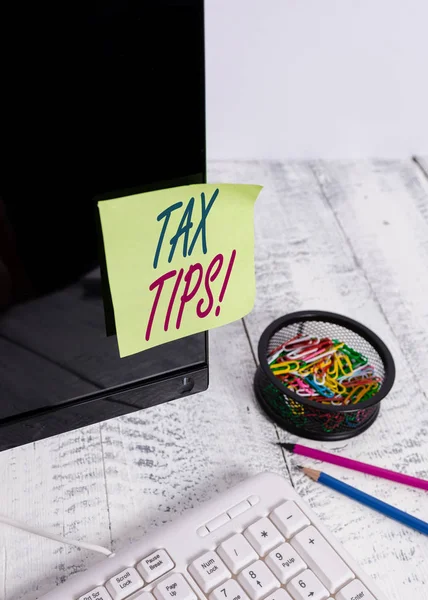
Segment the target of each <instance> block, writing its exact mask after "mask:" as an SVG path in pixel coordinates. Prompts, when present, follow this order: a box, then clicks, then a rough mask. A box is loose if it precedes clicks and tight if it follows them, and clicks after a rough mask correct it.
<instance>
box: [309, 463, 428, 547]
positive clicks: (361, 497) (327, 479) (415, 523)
mask: <svg viewBox="0 0 428 600" xmlns="http://www.w3.org/2000/svg"><path fill="white" fill-rule="evenodd" d="M300 468H301V469H302V470H303V472H304V473H305V475H308V477H310V478H311V479H313V480H314V481H318V483H322V484H324V485H326V486H327V487H329V488H332V489H333V490H336V491H337V492H340V493H341V494H344V495H345V496H349V498H353V499H354V500H357V501H358V502H361V504H365V505H366V506H368V507H370V508H373V509H374V510H377V511H378V512H380V513H382V514H383V515H386V516H387V517H390V518H391V519H395V520H396V521H399V522H400V523H403V524H404V525H407V527H412V528H413V529H416V531H420V532H421V533H424V534H425V535H428V523H426V522H425V521H421V520H420V519H417V518H416V517H412V515H409V514H408V513H406V512H404V511H402V510H399V509H398V508H395V506H391V504H387V503H386V502H382V500H378V499H377V498H374V497H373V496H369V494H365V493H364V492H361V491H360V490H357V488H354V487H352V486H351V485H348V484H347V483H343V481H339V479H335V478H334V477H331V476H330V475H327V474H326V473H322V472H321V471H316V470H315V469H308V468H307V467H300Z"/></svg>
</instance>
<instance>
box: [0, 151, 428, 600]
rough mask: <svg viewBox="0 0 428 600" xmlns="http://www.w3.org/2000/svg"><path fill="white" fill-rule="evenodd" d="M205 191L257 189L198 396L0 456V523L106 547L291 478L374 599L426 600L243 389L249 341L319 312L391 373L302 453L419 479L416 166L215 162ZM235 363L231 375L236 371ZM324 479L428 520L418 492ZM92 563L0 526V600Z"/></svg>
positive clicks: (418, 576) (387, 543) (383, 525)
mask: <svg viewBox="0 0 428 600" xmlns="http://www.w3.org/2000/svg"><path fill="white" fill-rule="evenodd" d="M210 167H211V168H210V177H209V179H210V181H225V182H226V181H231V182H245V183H260V184H262V185H264V186H265V188H264V190H263V191H262V194H261V196H260V198H259V200H258V201H257V207H256V269H257V301H256V305H255V308H254V310H253V312H252V313H251V314H250V315H249V316H248V317H247V318H246V319H245V323H243V322H236V323H233V324H231V325H229V326H227V327H223V328H221V329H219V330H216V331H213V332H212V333H211V335H210V350H211V386H210V389H209V391H207V392H206V393H204V394H201V395H199V396H192V397H190V398H187V399H181V400H177V401H174V402H171V403H169V404H166V405H162V406H158V407H155V408H153V409H150V410H146V411H142V412H139V413H134V414H131V415H129V416H125V417H121V418H118V419H113V420H111V421H108V422H104V423H101V424H99V425H94V426H91V427H87V428H85V429H81V430H78V431H73V432H70V433H67V434H64V435H61V436H58V437H55V438H51V439H47V440H44V441H41V442H38V443H36V444H33V445H28V446H24V447H21V448H16V449H13V450H10V451H7V452H3V453H2V454H0V485H1V494H0V506H1V512H2V513H4V514H6V515H8V516H10V517H13V518H17V519H21V520H24V521H28V522H30V523H32V524H36V525H38V526H43V527H45V528H49V529H51V530H52V531H54V532H56V533H58V534H60V535H64V536H70V537H72V538H78V539H81V540H86V541H89V542H93V543H99V544H103V545H106V546H110V547H112V548H113V549H115V550H116V549H119V548H121V547H123V546H126V545H127V544H128V543H130V542H132V541H133V540H135V539H136V538H138V537H140V536H142V535H144V533H145V532H146V531H148V530H149V529H150V527H153V526H161V525H162V524H163V523H165V522H167V521H169V520H170V519H173V518H175V517H176V516H177V515H179V514H181V513H182V512H184V511H185V510H188V509H190V508H192V507H193V506H195V505H197V504H198V503H200V502H202V501H204V500H205V499H207V498H210V497H211V496H213V495H215V494H216V493H217V492H221V491H222V490H224V489H226V488H227V487H229V486H231V485H233V484H234V483H236V482H238V481H240V480H241V479H243V478H245V477H247V476H249V475H252V474H255V473H257V472H259V471H263V470H272V471H275V472H277V473H280V474H282V475H283V476H284V477H286V478H288V479H289V480H291V482H292V484H293V485H294V486H295V487H296V488H297V490H298V491H299V492H300V494H302V496H304V497H305V498H306V500H307V501H308V502H309V503H310V505H311V506H312V508H313V509H314V510H315V511H316V512H317V513H318V514H319V516H320V517H321V519H322V520H323V521H324V522H325V524H326V525H327V526H328V527H330V528H331V529H332V530H333V532H334V533H335V534H336V535H337V537H338V538H339V539H340V540H341V541H342V542H343V543H344V544H345V546H346V547H347V549H348V550H349V551H350V552H351V553H352V554H353V555H354V556H355V557H356V558H357V559H358V560H359V561H360V562H361V563H362V565H363V567H364V569H366V570H367V571H368V572H369V573H370V574H371V575H372V576H373V577H374V578H375V579H376V580H378V582H379V585H380V586H381V587H383V589H384V590H385V593H386V595H387V597H388V598H390V600H426V599H427V598H428V538H427V537H423V536H422V535H420V534H418V533H416V532H414V531H412V530H409V529H406V528H405V527H402V526H401V525H399V524H397V523H395V522H393V521H390V520H388V519H386V518H384V517H383V516H381V515H378V514H377V513H373V512H371V511H370V510H368V509H366V508H364V507H362V506H360V505H358V504H356V503H354V502H352V501H351V500H348V499H346V498H344V497H341V496H338V495H337V494H335V493H334V492H333V491H330V490H328V489H325V488H323V487H322V486H319V485H316V484H315V483H313V482H311V481H309V480H307V479H305V478H304V476H302V475H301V474H300V473H299V471H298V470H297V469H296V468H295V465H296V464H298V463H302V462H304V463H305V464H308V465H309V464H314V463H312V462H311V461H309V460H303V459H301V458H300V459H299V458H294V457H290V456H284V455H283V454H282V452H281V451H280V450H279V449H278V447H277V446H276V445H275V442H277V441H278V439H281V440H283V441H286V440H288V441H295V440H296V438H294V437H293V436H290V435H288V434H287V433H286V432H284V431H281V430H279V429H278V428H277V427H276V426H275V425H273V424H272V423H270V422H269V420H268V419H267V418H266V417H265V416H264V414H263V413H262V412H261V411H260V409H259V407H258V405H257V402H256V401H255V398H254V394H253V390H252V378H253V375H254V371H255V362H254V353H255V352H256V348H257V341H258V338H259V336H260V334H261V333H262V331H263V329H264V328H265V327H266V326H267V325H268V323H269V322H270V321H272V320H273V319H275V318H276V317H278V316H280V315H282V314H285V313H287V312H290V311H293V310H298V309H304V308H316V309H328V310H333V311H337V312H339V313H342V314H346V315H349V316H351V317H353V318H354V319H357V320H359V321H361V322H363V323H365V324H366V325H368V326H369V327H370V328H372V329H373V330H374V331H375V332H376V333H378V334H379V335H380V336H381V337H382V338H383V339H384V341H385V342H386V343H387V345H388V346H389V348H390V349H391V351H392V353H393V355H394V358H395V361H396V367H397V378H396V382H395V385H394V387H393V390H392V392H391V393H390V395H389V396H388V398H387V399H385V400H384V401H383V403H382V410H381V414H380V416H379V418H378V420H377V421H376V423H375V424H374V425H373V426H372V427H371V428H370V429H369V430H368V431H367V432H366V433H364V434H363V435H361V436H360V437H357V438H354V439H353V440H350V441H348V442H341V443H340V444H335V445H331V444H327V443H316V442H312V443H311V442H307V443H309V444H311V445H313V446H316V447H319V448H323V449H328V450H331V449H332V448H336V449H337V451H339V452H343V453H344V454H346V455H347V456H350V457H352V458H356V459H359V460H367V461H372V462H373V463H376V464H378V465H380V466H383V467H389V468H393V469H397V470H402V471H405V472H407V473H409V474H411V475H415V476H419V477H426V478H428V400H427V392H426V390H427V389H428V351H427V348H428V177H427V176H426V175H425V174H424V172H423V169H424V168H425V169H426V172H427V173H428V160H426V161H423V159H420V160H419V163H417V162H415V161H412V160H410V159H409V160H406V161H402V162H384V161H371V162H358V163H320V162H314V163H310V164H309V163H305V164H292V163H280V162H275V163H267V162H266V163H256V162H254V163H215V164H211V166H210ZM239 365H241V366H239ZM325 470H326V471H327V472H329V473H331V474H333V475H336V476H339V477H341V478H342V479H344V480H345V481H347V482H349V483H351V484H352V485H355V486H357V487H361V488H364V489H365V490H366V491H368V492H369V493H373V494H375V495H376V496H378V497H379V498H382V499H384V500H387V501H390V502H393V503H394V504H396V505H397V506H400V507H403V508H404V509H406V510H408V511H409V512H411V513H413V514H414V515H416V516H418V517H419V518H421V519H424V520H428V496H427V494H426V492H422V491H420V490H416V489H407V488H406V487H403V486H399V485H394V484H393V483H391V482H388V481H383V480H376V479H374V478H370V477H368V476H364V475H363V474H358V473H353V472H351V471H344V470H340V469H339V468H335V467H332V466H325ZM98 560H100V558H99V556H98V555H93V554H91V553H88V552H86V551H79V550H77V549H74V548H71V547H67V546H61V545H59V544H56V543H54V542H50V541H47V540H44V539H42V538H37V537H32V536H30V535H27V534H25V533H23V532H19V531H16V530H13V529H11V528H8V527H5V526H3V527H1V526H0V599H1V600H19V599H21V598H26V599H28V600H35V599H36V598H38V597H39V596H41V595H42V594H43V593H45V592H47V591H48V590H49V589H50V588H52V587H53V586H55V585H56V584H58V583H60V582H61V581H64V580H65V579H67V578H68V577H70V576H72V575H73V573H76V572H78V571H81V570H84V569H86V568H87V567H88V566H89V565H91V564H94V563H95V562H97V561H98Z"/></svg>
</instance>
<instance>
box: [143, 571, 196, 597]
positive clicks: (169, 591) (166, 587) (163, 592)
mask: <svg viewBox="0 0 428 600" xmlns="http://www.w3.org/2000/svg"><path fill="white" fill-rule="evenodd" d="M153 593H154V595H155V596H156V598H157V600H171V599H172V600H198V599H197V597H196V594H195V592H194V591H193V590H192V588H191V587H190V585H189V584H188V583H187V581H186V580H185V579H184V577H183V575H181V574H180V573H172V574H171V575H169V577H166V578H165V579H163V580H162V581H161V582H160V583H158V585H157V586H156V587H155V589H154V590H153Z"/></svg>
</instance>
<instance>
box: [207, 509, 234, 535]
mask: <svg viewBox="0 0 428 600" xmlns="http://www.w3.org/2000/svg"><path fill="white" fill-rule="evenodd" d="M229 521H230V517H229V515H228V514H227V513H223V514H222V515H218V517H215V519H212V521H210V522H209V523H207V525H206V528H207V529H208V531H215V530H216V529H218V528H219V527H222V526H223V525H226V523H229Z"/></svg>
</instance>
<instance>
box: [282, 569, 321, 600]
mask: <svg viewBox="0 0 428 600" xmlns="http://www.w3.org/2000/svg"><path fill="white" fill-rule="evenodd" d="M287 591H288V592H290V594H291V596H292V597H293V598H294V599H295V600H308V598H310V600H327V598H329V596H330V594H329V593H328V591H327V590H326V589H325V587H324V586H323V584H322V583H321V581H320V580H319V579H318V578H317V577H315V575H314V574H313V573H312V571H309V569H308V570H307V571H303V573H300V575H297V577H295V578H294V579H292V580H291V581H290V583H289V584H288V585H287Z"/></svg>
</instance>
